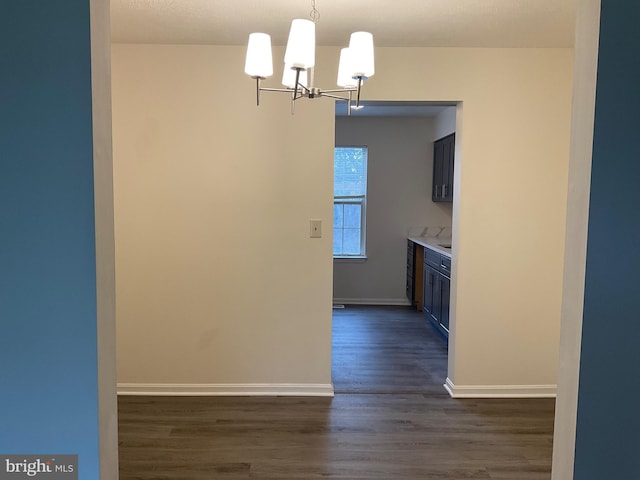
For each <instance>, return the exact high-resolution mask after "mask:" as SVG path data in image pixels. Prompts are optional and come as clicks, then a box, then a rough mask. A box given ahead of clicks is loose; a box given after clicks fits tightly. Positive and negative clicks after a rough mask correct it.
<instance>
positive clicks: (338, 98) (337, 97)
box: [320, 92, 349, 102]
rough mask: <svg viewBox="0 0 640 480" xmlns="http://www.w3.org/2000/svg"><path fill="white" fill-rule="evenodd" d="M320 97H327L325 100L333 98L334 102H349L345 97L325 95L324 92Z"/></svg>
mask: <svg viewBox="0 0 640 480" xmlns="http://www.w3.org/2000/svg"><path fill="white" fill-rule="evenodd" d="M320 96H321V97H327V98H335V99H336V100H343V101H345V102H348V101H349V99H348V98H347V97H341V96H339V95H332V94H330V93H329V94H328V93H326V92H322V93H321V94H320Z"/></svg>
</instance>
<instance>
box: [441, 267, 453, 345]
mask: <svg viewBox="0 0 640 480" xmlns="http://www.w3.org/2000/svg"><path fill="white" fill-rule="evenodd" d="M440 278H441V282H440V285H441V288H440V305H441V309H440V311H441V315H440V325H441V326H442V328H444V329H445V330H446V331H447V333H449V304H450V298H451V280H449V279H448V278H447V277H445V276H441V277H440Z"/></svg>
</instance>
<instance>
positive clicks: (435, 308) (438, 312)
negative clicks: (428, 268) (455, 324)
mask: <svg viewBox="0 0 640 480" xmlns="http://www.w3.org/2000/svg"><path fill="white" fill-rule="evenodd" d="M441 317H442V275H440V273H439V272H437V271H435V270H434V271H433V304H432V309H431V318H433V320H434V321H435V323H436V325H439V324H440V318H441Z"/></svg>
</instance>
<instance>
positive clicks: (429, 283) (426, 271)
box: [422, 265, 436, 316]
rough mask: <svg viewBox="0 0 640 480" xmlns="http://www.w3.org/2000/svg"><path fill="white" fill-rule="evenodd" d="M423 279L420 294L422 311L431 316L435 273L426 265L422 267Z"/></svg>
mask: <svg viewBox="0 0 640 480" xmlns="http://www.w3.org/2000/svg"><path fill="white" fill-rule="evenodd" d="M422 275H423V279H424V283H423V294H422V311H423V312H424V313H425V314H426V315H428V316H431V313H432V312H433V300H434V290H435V276H436V274H435V271H434V270H433V269H432V268H431V267H430V266H428V265H424V267H423V270H422Z"/></svg>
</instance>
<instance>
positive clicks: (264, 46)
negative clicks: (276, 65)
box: [244, 33, 273, 78]
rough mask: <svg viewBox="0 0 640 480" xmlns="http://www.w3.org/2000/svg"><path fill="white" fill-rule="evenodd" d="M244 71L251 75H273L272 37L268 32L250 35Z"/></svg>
mask: <svg viewBox="0 0 640 480" xmlns="http://www.w3.org/2000/svg"><path fill="white" fill-rule="evenodd" d="M244 73H246V74H247V75H249V76H251V77H260V78H267V77H270V76H271V75H273V59H272V56H271V37H270V36H269V35H267V34H266V33H252V34H251V35H249V45H248V46H247V59H246V61H245V64H244Z"/></svg>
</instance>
